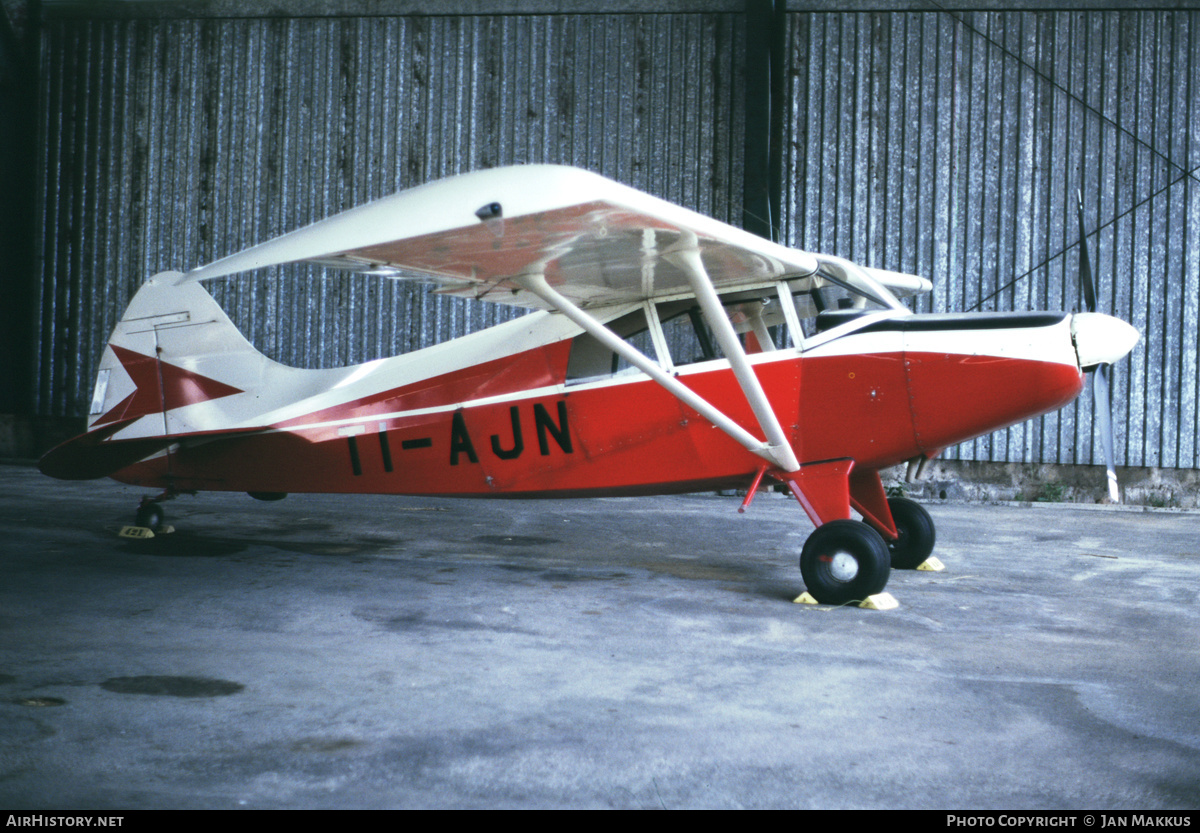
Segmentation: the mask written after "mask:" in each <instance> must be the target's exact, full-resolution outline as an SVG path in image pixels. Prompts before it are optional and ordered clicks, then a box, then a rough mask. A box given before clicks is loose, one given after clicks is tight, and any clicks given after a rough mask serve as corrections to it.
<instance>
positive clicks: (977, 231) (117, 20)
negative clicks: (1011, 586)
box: [12, 0, 1200, 469]
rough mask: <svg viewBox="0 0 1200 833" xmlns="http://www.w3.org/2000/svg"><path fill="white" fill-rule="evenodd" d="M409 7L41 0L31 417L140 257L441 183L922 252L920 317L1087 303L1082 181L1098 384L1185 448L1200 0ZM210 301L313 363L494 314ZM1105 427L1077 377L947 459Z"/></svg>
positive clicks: (215, 248)
mask: <svg viewBox="0 0 1200 833" xmlns="http://www.w3.org/2000/svg"><path fill="white" fill-rule="evenodd" d="M421 5H425V6H426V7H427V4H418V3H416V2H408V1H407V0H393V2H368V1H367V0H361V2H356V1H355V0H345V2H341V3H336V4H329V3H318V2H304V1H303V0H301V1H300V2H297V3H295V4H290V5H289V6H288V7H287V8H288V16H286V17H284V16H279V15H278V14H277V13H276V12H275V11H274V9H275V8H276V6H277V4H270V3H265V2H264V3H261V4H258V3H254V2H249V3H233V2H226V1H225V0H211V2H189V3H178V4H176V3H171V2H152V1H151V0H143V1H142V2H121V0H116V1H115V2H107V3H102V4H97V3H78V4H76V3H70V2H55V0H43V2H42V4H41V26H40V66H39V72H38V78H39V79H40V81H39V87H38V90H37V108H36V113H37V118H36V122H37V126H36V129H37V131H38V143H37V159H36V162H35V163H34V169H35V171H36V174H37V175H38V177H39V180H38V184H37V185H36V186H35V187H34V189H33V190H34V195H35V200H36V206H35V207H34V208H33V212H34V221H33V224H32V225H33V228H34V230H35V235H34V237H33V240H32V254H31V257H30V260H32V261H35V265H34V266H33V267H31V271H32V272H33V275H32V276H31V277H30V278H29V284H28V285H29V286H30V287H32V291H31V292H30V293H29V294H30V296H31V297H30V298H29V301H28V303H29V307H31V308H32V310H31V315H30V318H31V320H32V321H33V328H34V330H35V332H34V333H33V334H32V336H31V337H30V340H31V341H32V344H31V345H29V346H28V348H27V349H26V350H25V351H24V355H25V358H26V359H27V362H28V373H27V376H26V378H28V379H29V380H30V381H29V383H28V384H27V385H23V386H22V388H21V389H20V390H17V391H16V392H15V394H14V395H13V397H12V398H14V399H15V400H17V402H18V404H17V406H16V408H17V410H18V411H21V410H24V411H27V412H28V413H30V414H31V415H33V416H34V417H35V418H42V419H46V418H53V417H59V418H63V417H78V416H80V415H81V414H83V413H84V411H85V410H86V407H87V403H88V401H89V397H90V389H91V383H92V375H93V369H94V367H95V365H96V363H97V361H98V359H99V355H100V352H101V350H102V348H103V344H104V340H105V338H106V336H107V335H108V332H109V330H110V329H111V327H112V326H113V324H114V323H115V320H116V318H117V317H118V316H119V314H120V312H121V310H122V309H123V306H124V304H125V302H126V301H127V299H128V297H129V296H130V295H131V294H132V292H133V290H134V289H135V287H136V286H137V284H138V283H140V282H141V281H142V280H144V279H145V278H146V277H148V276H149V275H151V274H153V273H155V272H157V271H160V270H162V269H187V268H192V267H194V266H197V265H199V264H201V263H204V262H207V261H210V260H213V259H215V258H217V257H220V256H222V255H225V254H228V253H230V252H233V251H235V250H238V249H240V248H243V247H245V246H248V245H251V244H253V243H256V242H261V241H262V240H265V239H267V238H269V237H271V236H274V235H277V234H280V233H283V232H285V231H289V230H291V229H294V228H297V227H299V226H301V225H304V224H306V223H309V222H312V221H315V220H318V219H321V218H322V217H325V216H328V215H330V214H333V213H335V212H337V211H340V210H342V209H344V208H347V207H350V206H353V205H357V204H360V203H362V202H365V201H368V200H370V199H373V198H376V197H379V196H383V195H386V194H389V193H392V192H394V191H396V190H399V189H402V188H407V187H410V186H413V185H418V184H420V183H422V182H426V181H428V180H431V179H435V178H439V177H442V176H447V175H451V174H455V173H459V172H463V171H468V170H472V169H475V168H479V167H486V166H494V165H506V164H516V163H523V162H556V163H563V164H571V165H578V166H581V167H585V168H589V169H591V170H595V171H597V172H599V173H602V174H604V175H606V176H609V177H612V178H614V179H617V180H620V181H622V182H625V183H627V184H630V185H633V186H635V187H638V188H641V189H644V190H646V191H649V192H651V193H653V194H656V195H658V196H661V197H663V198H665V199H669V200H672V201H674V202H677V203H680V204H682V205H685V206H688V207H690V208H693V209H696V210H698V211H701V212H703V213H705V214H709V215H711V216H714V217H717V218H718V219H721V220H725V221H727V222H731V223H734V224H735V225H743V224H745V225H746V226H747V227H750V228H752V229H753V230H755V231H758V232H760V233H765V234H771V233H774V234H775V235H776V236H777V237H778V238H779V239H780V240H781V242H784V243H787V244H789V245H794V246H798V247H801V248H805V249H810V250H817V251H826V252H830V253H834V254H838V255H842V256H846V257H850V258H853V259H855V260H858V261H861V262H864V263H867V264H870V265H875V266H880V267H884V268H889V269H896V270H900V271H907V272H916V273H920V274H924V275H926V276H927V277H930V278H931V279H932V280H933V282H934V291H933V293H932V294H931V295H930V296H928V297H926V298H923V299H921V300H920V301H919V302H918V303H919V308H920V309H921V310H922V311H958V310H971V309H998V310H1006V309H1026V308H1035V309H1036V308H1048V309H1064V308H1065V309H1071V308H1075V307H1078V306H1079V305H1080V302H1079V300H1078V294H1077V289H1076V281H1075V268H1076V262H1077V242H1078V241H1077V237H1078V235H1077V233H1076V232H1075V231H1073V229H1074V227H1075V226H1074V205H1075V194H1076V191H1077V190H1079V191H1081V192H1082V193H1083V197H1084V205H1085V213H1086V216H1087V226H1088V229H1089V232H1090V235H1091V243H1092V246H1093V252H1094V257H1098V260H1099V263H1098V268H1097V275H1098V279H1099V282H1100V287H1101V292H1102V295H1103V297H1104V298H1105V302H1104V303H1105V304H1106V305H1107V307H1108V309H1109V310H1110V311H1112V312H1114V313H1115V314H1117V315H1120V316H1121V317H1124V318H1126V319H1127V320H1129V321H1131V322H1132V323H1133V324H1135V325H1136V326H1137V327H1138V328H1139V329H1140V330H1141V331H1142V333H1143V341H1142V343H1141V344H1140V346H1139V347H1138V348H1137V350H1135V352H1134V354H1133V355H1132V357H1131V359H1130V360H1129V361H1127V362H1125V363H1123V364H1122V365H1120V366H1119V368H1118V370H1117V373H1116V379H1117V383H1116V389H1115V397H1116V400H1117V411H1116V427H1117V441H1118V445H1119V446H1120V448H1119V450H1118V455H1119V456H1120V457H1121V459H1122V462H1123V463H1124V464H1125V465H1131V466H1157V467H1177V468H1189V469H1190V468H1200V443H1198V442H1197V434H1198V432H1200V422H1198V419H1200V416H1198V413H1197V381H1198V377H1200V367H1198V364H1197V353H1198V349H1200V329H1198V327H1200V322H1198V318H1200V316H1198V312H1197V306H1198V300H1200V250H1198V247H1197V243H1196V237H1197V231H1198V230H1200V189H1198V187H1197V186H1198V184H1200V183H1198V181H1197V176H1198V175H1200V11H1197V10H1189V9H1186V8H1183V4H1179V6H1180V8H1178V9H1172V8H1170V6H1172V4H1171V3H1165V4H1164V3H1157V4H1155V7H1154V8H1153V9H1142V8H1138V7H1137V6H1136V5H1135V4H1131V3H1104V2H1092V3H1087V4H1084V3H1072V2H1059V3H1055V4H1053V8H1051V7H1050V4H1042V3H1037V2H1031V0H1025V1H1024V2H1021V0H1018V1H1017V2H1010V3H1007V4H1005V3H1000V4H997V3H989V4H988V7H989V9H992V10H991V11H986V12H980V11H972V10H971V8H970V6H971V5H972V4H968V3H933V2H929V3H922V2H920V0H918V2H917V3H903V4H901V3H898V2H885V0H864V2H860V3H856V4H852V3H819V4H818V3H812V2H809V3H805V2H801V0H787V4H786V12H783V4H782V3H781V2H778V1H777V2H771V0H658V2H654V1H653V0H642V1H641V2H638V0H609V2H603V0H596V1H595V2H587V3H583V2H581V3H578V4H566V3H562V2H551V0H494V1H492V2H486V3H467V2H466V0H461V1H460V2H454V0H451V1H450V2H448V3H445V4H441V5H440V6H439V8H440V9H441V10H442V11H440V12H439V13H438V14H436V15H430V14H427V13H422V12H421V11H420V10H419V9H418V7H419V6H421ZM568 6H570V7H571V9H573V10H571V11H565V12H564V11H563V9H564V8H565V7H568ZM997 6H999V7H1000V8H999V10H996V9H997ZM1006 6H1007V8H1005V7H1006ZM1164 6H1167V7H1168V8H1164ZM331 8H332V9H333V10H332V11H331ZM212 289H213V290H214V294H215V295H216V296H217V298H218V300H219V301H220V302H221V303H222V304H223V305H224V306H225V307H226V309H227V310H228V311H229V313H230V315H231V317H232V318H233V319H234V321H235V322H236V323H237V324H238V325H239V326H240V327H241V328H242V329H243V331H244V332H245V333H246V334H247V336H248V337H249V338H250V339H251V340H252V341H253V342H254V343H255V344H256V345H257V346H258V347H259V348H260V349H262V350H263V351H264V352H266V353H267V354H268V355H270V356H272V357H273V358H276V359H278V360H280V361H283V362H286V363H289V364H293V365H298V366H305V367H313V366H330V365H335V364H345V363H349V362H356V361H363V360H366V359H371V358H375V357H378V356H384V355H391V354H395V353H398V352H404V351H408V350H412V349H415V348H417V347H421V346H425V345H426V344H429V343H432V342H434V341H438V340H443V339H445V338H448V337H451V336H454V335H459V334H462V333H464V332H468V331H470V330H473V329H478V328H480V327H484V326H487V325H489V324H491V323H495V322H496V321H498V320H499V316H503V315H506V314H509V313H507V312H506V311H503V310H495V309H492V308H489V307H488V306H487V305H476V304H471V303H467V302H462V301H459V300H456V299H442V298H434V297H432V296H429V295H426V294H425V293H424V292H423V291H422V290H421V289H420V288H418V287H412V286H410V285H407V284H395V283H391V282H386V281H384V282H379V281H376V280H368V279H365V278H353V279H345V278H341V277H339V278H336V279H332V280H327V279H325V278H324V276H323V275H322V273H321V271H320V270H317V269H309V268H291V267H289V268H285V269H282V270H278V271H276V272H272V273H270V274H265V275H263V276H262V277H259V278H256V279H255V280H252V281H246V282H237V283H233V282H230V283H228V284H221V283H219V282H218V283H217V284H215V285H214V286H213V287H212ZM18 378H20V374H18ZM26 388H27V389H26ZM997 395H998V396H1003V395H1004V392H1003V391H998V392H997ZM1091 419H1092V405H1091V400H1090V398H1088V397H1086V396H1085V397H1082V398H1081V399H1080V400H1079V401H1078V402H1077V403H1076V404H1075V405H1074V406H1072V407H1071V408H1068V409H1065V410H1064V411H1062V412H1061V413H1058V414H1054V415H1050V416H1047V417H1044V418H1041V419H1039V420H1035V421H1033V422H1031V423H1028V424H1027V425H1023V426H1016V427H1014V428H1011V429H1009V430H1008V431H1005V432H999V433H997V434H993V435H991V436H989V437H985V438H981V439H979V440H976V441H974V442H972V443H968V444H964V445H962V446H960V447H958V448H957V449H952V450H948V451H947V453H946V456H947V457H949V458H958V459H965V460H986V461H999V462H1026V463H1060V464H1075V463H1082V464H1092V463H1100V462H1101V460H1100V450H1099V448H1098V443H1094V440H1093V431H1092V427H1091ZM1094 445H1095V446H1096V447H1094Z"/></svg>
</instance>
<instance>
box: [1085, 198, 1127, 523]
mask: <svg viewBox="0 0 1200 833" xmlns="http://www.w3.org/2000/svg"><path fill="white" fill-rule="evenodd" d="M1075 196H1076V199H1077V200H1078V218H1079V284H1080V286H1081V287H1082V289H1083V302H1084V304H1085V305H1086V306H1087V311H1088V312H1095V311H1096V284H1095V282H1094V281H1093V280H1092V261H1091V258H1090V257H1089V256H1088V245H1087V231H1086V230H1085V229H1084V227H1083V192H1082V191H1076V192H1075ZM1111 373H1112V365H1111V364H1099V365H1097V366H1096V369H1095V371H1094V372H1093V373H1092V399H1093V401H1094V402H1095V403H1096V422H1097V427H1098V429H1099V431H1100V444H1101V445H1102V446H1103V448H1104V465H1105V468H1106V469H1107V470H1108V499H1109V500H1111V501H1112V502H1113V503H1120V502H1121V492H1120V489H1119V488H1118V485H1119V484H1118V483H1117V469H1116V459H1117V456H1116V451H1115V446H1116V443H1115V442H1114V441H1113V425H1112V379H1111V378H1110V374H1111Z"/></svg>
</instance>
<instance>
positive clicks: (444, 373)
mask: <svg viewBox="0 0 1200 833" xmlns="http://www.w3.org/2000/svg"><path fill="white" fill-rule="evenodd" d="M295 261H310V262H314V263H318V264H322V265H325V266H331V267H340V268H346V269H351V270H355V271H359V272H365V273H367V274H373V275H379V276H384V277H391V278H419V279H423V280H427V281H431V282H433V283H435V284H437V286H438V288H437V291H438V292H441V293H444V294H448V295H457V296H461V297H467V298H476V299H480V300H485V301H494V302H496V303H501V304H514V305H517V306H521V307H527V308H530V309H532V310H534V311H533V312H531V313H530V314H528V315H525V316H522V317H519V318H516V319H513V320H511V321H508V322H506V323H503V324H500V325H498V326H495V327H492V328H490V329H487V330H483V331H480V332H476V333H472V334H470V335H467V336H464V337H462V338H458V339H455V340H453V341H450V342H447V343H444V344H439V345H436V346H433V347H429V348H426V349H423V350H418V351H416V352H413V353H409V354H406V355H402V356H396V357H393V358H387V359H380V360H377V361H372V362H367V363H365V364H361V365H357V366H353V367H347V368H340V369H331V370H300V369H295V368H291V367H286V366H283V365H280V364H278V363H276V362H274V361H271V360H270V359H268V358H266V357H265V356H263V355H262V354H261V353H259V352H258V351H257V350H255V349H254V347H253V346H252V345H251V344H250V343H249V342H248V341H247V340H246V339H245V338H244V337H243V336H242V335H241V334H240V333H239V332H238V331H237V329H236V328H235V327H234V326H233V324H232V323H231V322H230V320H229V318H228V317H227V316H226V315H225V313H224V312H223V311H222V310H221V308H220V307H219V306H218V305H217V304H216V302H215V301H214V300H213V299H212V297H211V296H210V295H209V294H208V292H207V291H206V290H205V289H204V288H203V286H202V282H203V281H207V280H211V279H214V278H224V277H228V276H232V275H237V274H240V273H244V272H248V271H251V270H254V269H260V268H262V267H266V266H272V265H275V264H282V263H290V262H295ZM929 289H930V283H929V282H928V281H927V280H926V279H924V278H921V277H917V276H913V275H904V274H898V273H894V272H887V271H883V270H880V269H873V268H868V267H863V266H858V265H855V264H854V263H850V262H848V261H846V260H843V259H841V258H837V257H831V256H828V255H820V254H811V253H809V252H804V251H799V250H797V249H791V248H787V247H784V246H781V245H777V244H775V243H772V242H770V241H767V240H764V239H762V238H759V237H756V236H754V235H751V234H749V233H747V232H745V231H742V230H740V229H736V228H733V227H731V226H728V225H726V224H724V223H720V222H717V221H716V220H713V219H710V218H708V217H704V216H702V215H699V214H697V213H695V212H692V211H689V210H686V209H684V208H680V207H679V206H676V205H672V204H670V203H667V202H664V201H662V200H660V199H657V198H655V197H651V196H649V195H647V194H644V193H641V192H639V191H636V190H634V189H631V188H628V187H626V186H623V185H620V184H618V183H615V182H612V181H610V180H607V179H604V178H603V177H600V176H597V175H595V174H592V173H588V172H586V171H581V170H577V169H573V168H565V167H558V166H542V165H537V166H523V167H512V168H498V169H493V170H486V171H480V172H476V173H471V174H466V175H463V176H458V177H453V178H450V179H446V180H442V181H439V182H434V183H430V184H427V185H424V186H421V187H418V188H413V189H411V190H409V191H404V192H401V193H399V194H395V195H393V196H391V197H387V198H384V199H381V200H378V201H376V202H373V203H370V204H368V205H364V206H361V207H359V208H355V209H352V210H350V211H347V212H344V213H342V214H339V215H337V216H334V217H331V218H329V219H327V220H323V221H321V222H318V223H316V224H314V225H311V226H309V227H307V228H305V229H302V230H300V231H296V232H293V233H291V234H287V235H285V236H283V237H280V238H277V239H275V240H272V241H270V242H267V243H264V244H262V245H259V246H255V247H253V248H251V249H248V250H246V251H244V252H241V253H239V254H235V255H233V256H231V257H227V258H224V259H222V260H219V261H217V262H215V263H212V264H210V265H208V266H204V267H201V268H198V269H195V270H193V271H191V272H187V273H180V272H164V273H161V274H158V275H155V276H154V277H152V278H150V279H149V280H148V281H146V283H145V284H144V285H143V286H142V287H141V288H140V290H139V291H138V292H137V294H136V295H135V297H134V298H133V300H132V302H131V303H130V305H129V308H128V309H127V310H126V312H125V315H124V317H123V319H122V320H121V322H120V323H119V324H118V325H117V327H116V330H115V331H114V332H113V334H112V337H111V338H110V340H109V343H108V346H107V348H106V349H105V351H104V355H103V358H102V360H101V364H100V370H99V374H98V378H97V380H96V387H95V394H94V397H93V400H92V405H91V415H90V417H89V421H88V430H87V432H86V433H84V434H82V435H81V436H79V437H76V438H74V439H72V440H70V441H68V442H66V443H64V444H63V445H61V446H59V447H57V448H55V449H53V450H52V451H50V452H48V453H47V454H46V455H45V456H44V457H43V458H42V460H41V463H40V466H41V470H42V471H43V472H45V473H46V474H48V475H51V476H53V477H59V478H64V479H87V478H97V477H112V478H114V479H116V480H119V481H122V482H124V483H131V484H135V485H139V486H145V487H151V488H155V489H161V490H162V493H161V494H160V495H158V497H156V498H154V499H147V500H145V501H143V504H142V506H141V507H140V509H139V512H138V522H139V524H140V525H142V526H146V527H151V528H155V527H158V526H159V525H160V524H161V523H162V518H163V513H162V509H161V507H160V506H159V503H158V501H160V500H162V499H165V498H170V497H173V496H175V495H176V494H178V493H184V492H187V493H191V492H198V491H208V490H214V491H244V492H248V493H250V495H252V496H254V497H257V498H262V499H275V498H279V497H283V496H284V495H285V494H286V493H288V492H362V493H389V494H408V495H442V496H464V497H527V498H528V497H568V496H571V497H574V496H578V497H586V496H596V495H649V494H663V493H673V492H691V491H698V490H712V489H728V488H743V489H747V490H748V494H747V497H746V500H745V503H744V504H743V507H744V506H745V505H746V504H748V503H749V501H750V499H751V497H752V496H753V495H754V492H755V491H756V490H757V489H758V488H759V486H760V484H761V482H762V481H763V478H764V476H765V477H769V478H771V479H773V480H775V481H778V482H781V483H783V484H786V485H787V487H788V488H789V489H790V491H791V493H792V494H793V495H795V497H796V499H797V501H798V502H799V504H800V505H801V506H802V507H803V509H804V511H805V512H806V513H807V514H808V517H809V518H810V519H811V520H812V522H813V523H814V524H815V525H816V527H817V528H816V531H815V532H814V533H813V534H812V535H811V536H810V537H809V538H808V540H807V542H806V543H805V545H804V548H803V551H802V554H801V556H800V567H801V572H802V574H803V577H804V581H805V583H806V585H807V587H808V589H809V592H810V593H811V594H812V595H813V596H814V597H815V598H816V599H817V600H819V601H821V602H825V603H833V604H840V603H844V602H846V601H849V600H858V599H863V598H865V597H866V596H868V595H870V594H874V593H877V592H879V591H880V590H882V589H883V587H884V585H885V584H886V582H887V579H888V575H889V571H890V567H891V566H897V567H915V566H917V565H918V564H920V563H921V562H922V561H924V560H925V558H926V557H927V556H928V555H929V554H930V552H931V551H932V548H933V545H934V527H933V523H932V521H931V520H930V518H929V515H928V513H926V512H925V510H924V509H923V508H921V507H920V506H919V505H918V504H916V503H914V502H912V501H909V500H905V499H902V498H901V499H896V498H893V499H890V500H889V499H888V498H887V496H886V494H885V491H884V488H883V486H882V484H881V481H880V477H879V471H880V470H881V469H884V468H887V467H890V466H894V465H897V464H899V463H903V462H905V461H912V462H913V464H914V465H916V464H917V463H920V464H922V465H923V462H924V461H927V460H928V459H930V458H932V457H934V456H935V455H936V454H938V453H939V451H941V450H942V449H944V448H946V447H947V446H949V445H953V444H955V443H959V442H962V441H964V440H967V439H970V438H972V437H976V436H979V435H981V434H986V433H988V432H991V431H995V430H997V429H999V428H1003V427H1004V426H1007V425H1011V424H1013V423H1016V422H1019V421H1022V420H1025V419H1029V418H1030V417H1033V416H1036V415H1038V414H1042V413H1045V412H1048V411H1052V410H1054V409H1056V408H1061V407H1062V406H1064V405H1066V404H1067V403H1069V402H1071V401H1072V400H1073V399H1074V398H1075V397H1076V396H1077V395H1078V394H1079V392H1080V390H1081V389H1082V386H1083V381H1084V370H1086V369H1090V368H1092V367H1095V366H1098V365H1108V364H1111V363H1112V362H1115V361H1117V360H1118V359H1120V358H1121V357H1123V356H1125V355H1126V354H1127V353H1128V352H1129V351H1130V350H1131V349H1132V347H1133V346H1134V344H1135V343H1136V341H1137V338H1138V334H1137V331H1136V330H1135V329H1134V328H1132V327H1131V326H1129V325H1128V324H1126V323H1125V322H1123V321H1120V320H1118V319H1116V318H1113V317H1111V316H1107V315H1102V314H1097V313H1095V312H1087V313H1078V314H1074V315H1072V314H1067V313H1059V312H1049V313H1048V312H1021V313H976V314H942V315H914V314H913V313H912V312H910V310H909V309H908V308H906V307H905V306H904V304H903V303H901V301H899V300H898V297H903V296H907V295H912V294H916V293H920V292H925V291H928V290H929ZM1090 306H1092V307H1094V304H1090ZM852 509H853V510H856V511H857V513H858V514H859V515H860V516H861V517H862V519H863V520H862V521H858V520H853V519H852Z"/></svg>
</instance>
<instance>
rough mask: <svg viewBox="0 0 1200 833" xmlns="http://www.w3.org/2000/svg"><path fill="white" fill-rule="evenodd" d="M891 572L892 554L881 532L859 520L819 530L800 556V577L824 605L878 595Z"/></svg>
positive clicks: (825, 526) (809, 540)
mask: <svg viewBox="0 0 1200 833" xmlns="http://www.w3.org/2000/svg"><path fill="white" fill-rule="evenodd" d="M890 573H891V554H890V553H889V552H888V546H887V544H886V543H884V541H883V538H882V537H881V536H880V534H879V533H878V532H876V531H875V530H874V529H872V528H871V527H869V526H867V525H866V524H864V523H861V522H860V521H848V520H839V521H830V522H829V523H827V524H822V525H821V526H819V527H817V529H816V531H815V532H813V534H812V535H810V536H808V540H807V541H805V542H804V549H803V550H802V551H801V553H800V575H802V576H803V577H804V584H805V586H807V587H808V592H809V593H810V594H811V595H812V597H813V598H814V599H816V600H817V601H818V602H820V603H821V604H831V605H840V604H846V603H847V602H853V601H861V600H863V599H866V598H867V596H872V595H874V594H876V593H879V592H880V591H882V590H883V588H884V587H885V586H886V585H887V580H888V575H889V574H890Z"/></svg>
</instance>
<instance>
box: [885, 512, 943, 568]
mask: <svg viewBox="0 0 1200 833" xmlns="http://www.w3.org/2000/svg"><path fill="white" fill-rule="evenodd" d="M888 509H890V510H892V520H893V521H894V522H895V524H896V531H897V532H899V533H900V537H899V538H897V539H896V540H895V541H890V542H888V545H887V546H888V549H889V550H891V554H892V567H894V568H895V569H897V570H915V569H916V568H917V567H919V566H921V564H922V563H924V561H925V559H927V558H929V556H930V554H931V553H932V552H933V545H934V543H935V541H936V539H937V534H936V531H935V530H934V527H933V518H931V517H929V513H928V512H926V511H925V507H924V506H922V505H921V504H919V503H917V502H916V501H914V500H909V499H908V498H903V497H894V498H889V499H888Z"/></svg>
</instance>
